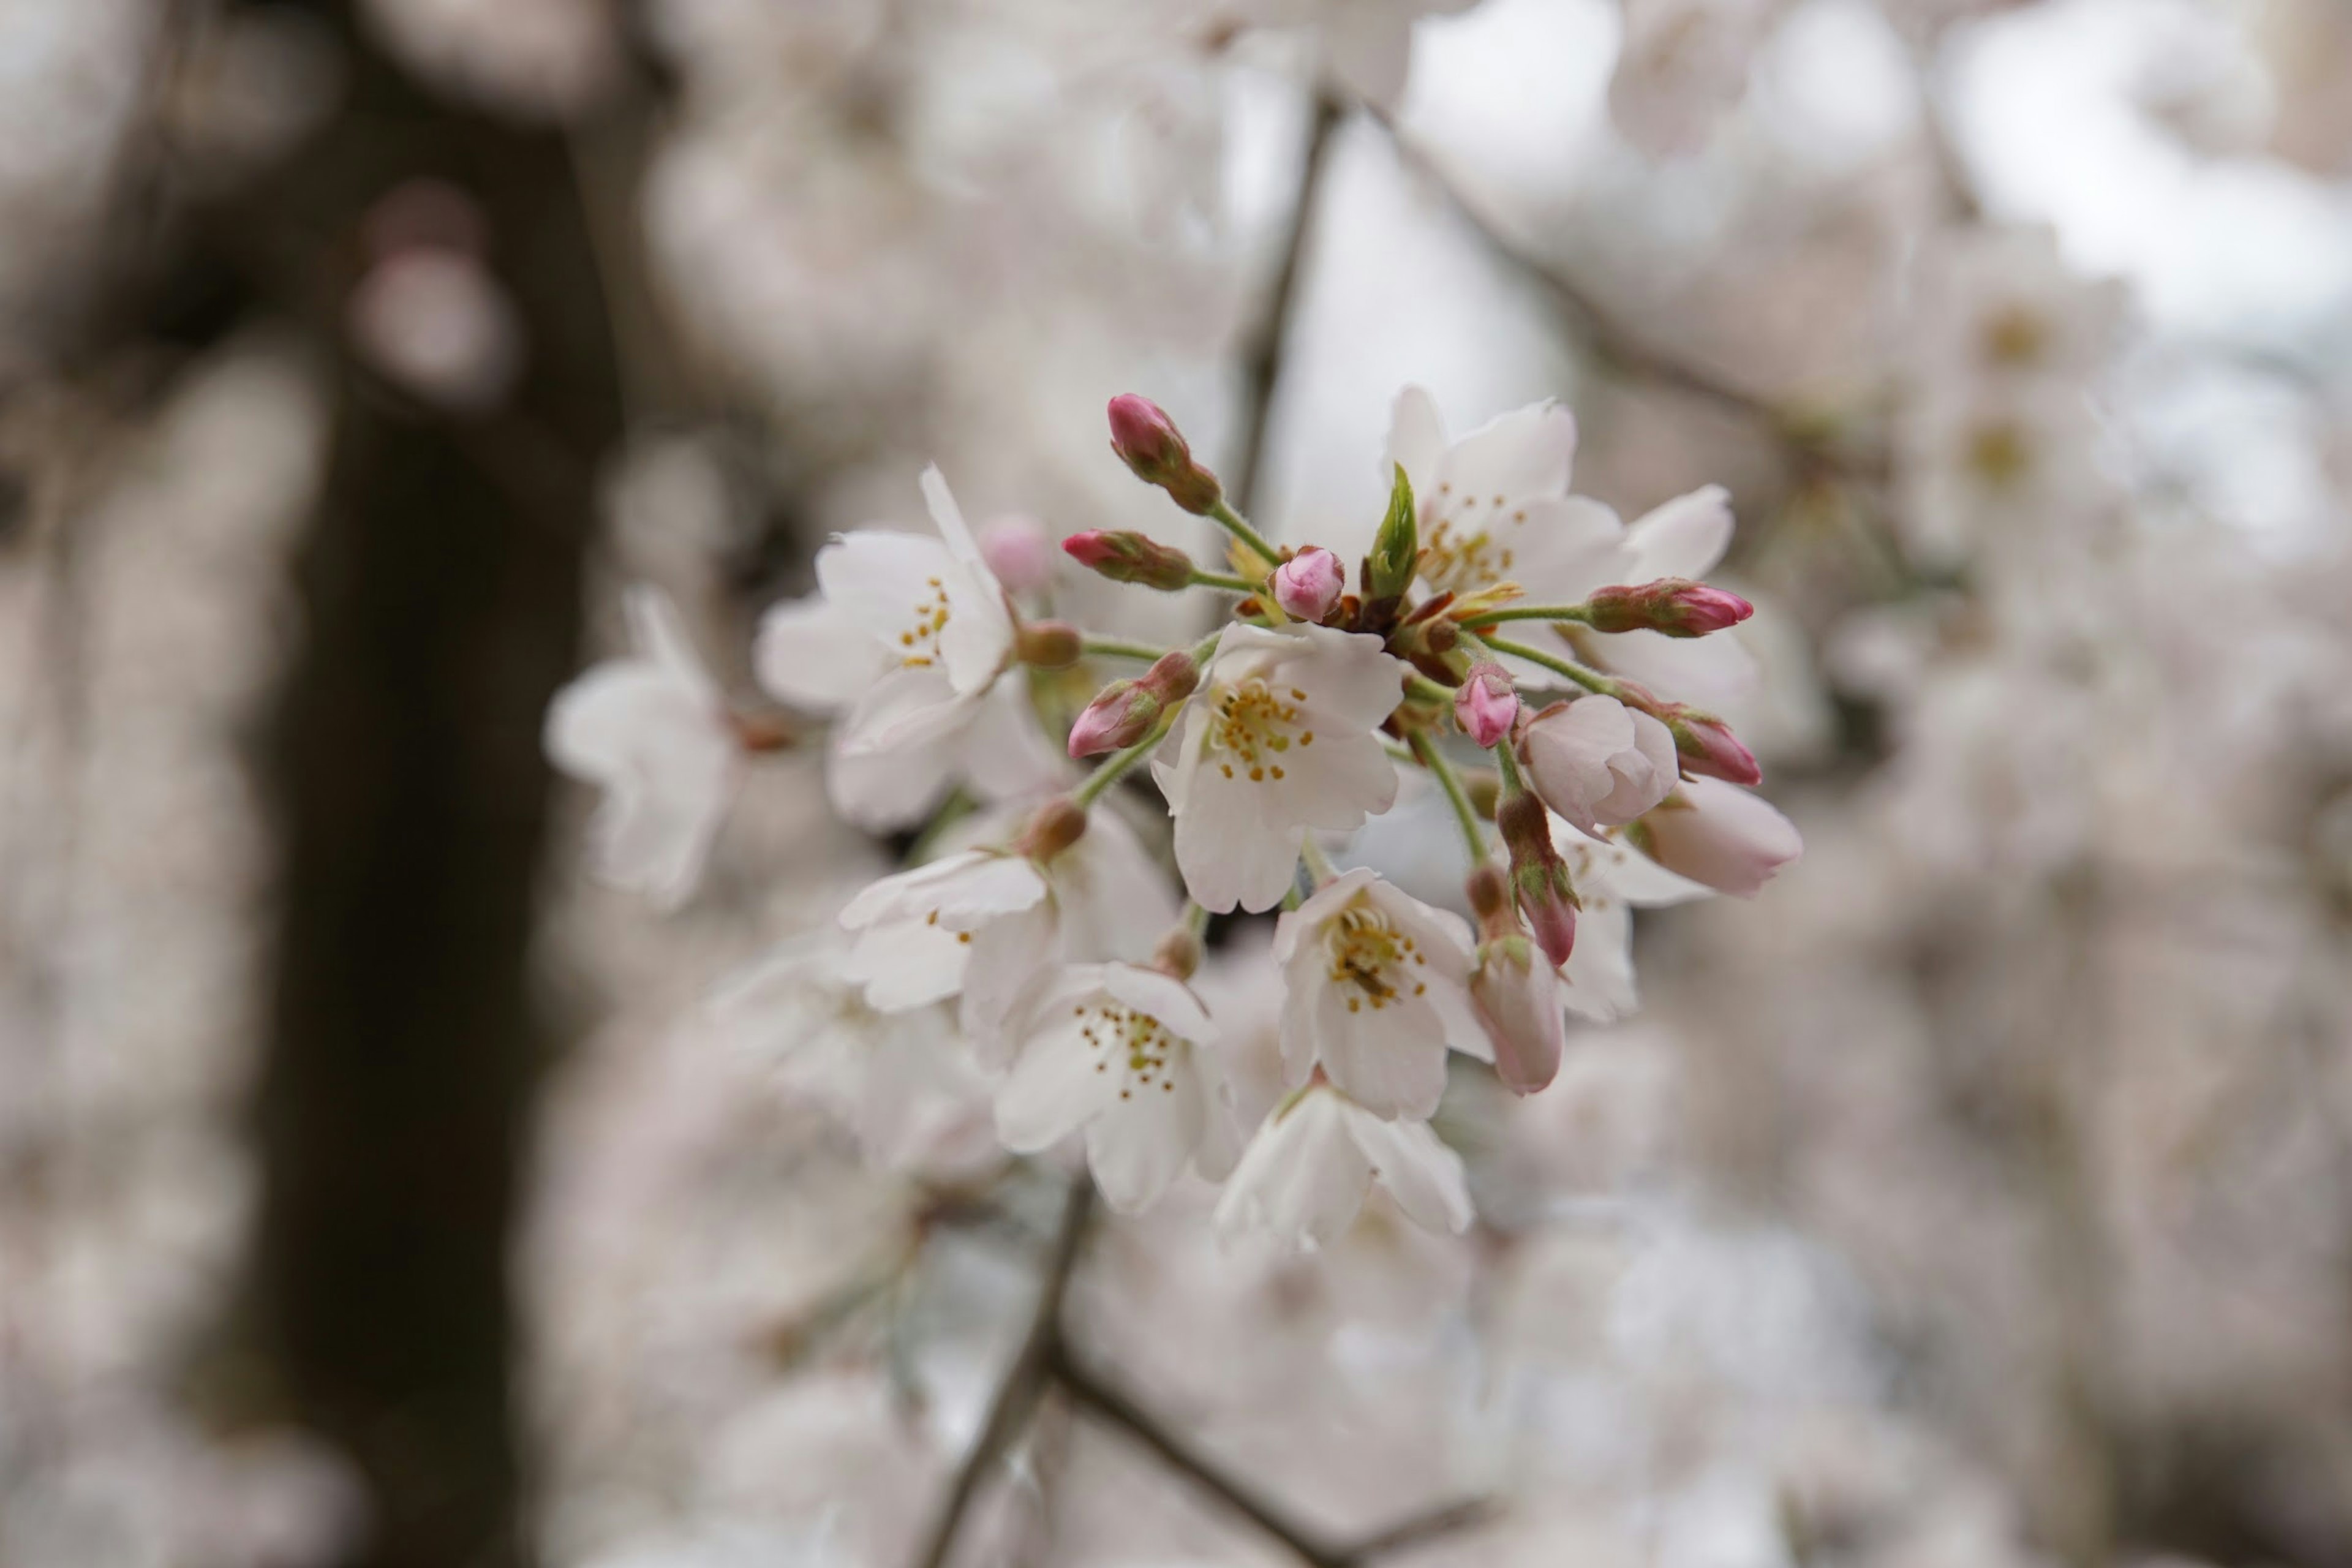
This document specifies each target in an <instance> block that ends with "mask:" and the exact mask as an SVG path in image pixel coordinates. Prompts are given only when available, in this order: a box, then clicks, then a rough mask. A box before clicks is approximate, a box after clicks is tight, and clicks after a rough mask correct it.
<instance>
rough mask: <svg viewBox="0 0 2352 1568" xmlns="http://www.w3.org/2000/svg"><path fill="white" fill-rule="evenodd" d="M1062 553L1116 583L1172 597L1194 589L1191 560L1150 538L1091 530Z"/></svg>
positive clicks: (1065, 544)
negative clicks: (1184, 589) (1192, 587)
mask: <svg viewBox="0 0 2352 1568" xmlns="http://www.w3.org/2000/svg"><path fill="white" fill-rule="evenodd" d="M1062 549H1063V550H1064V551H1065V552H1067V553H1068V555H1069V557H1070V559H1072V560H1073V561H1076V563H1078V564H1079V565H1081V566H1085V567H1087V568H1089V569H1091V570H1093V571H1096V572H1099V573H1101V574H1103V575H1104V576H1106V577H1108V578H1109V579H1110V580H1111V581H1112V582H1114V583H1140V584H1143V585H1144V586H1145V587H1147V588H1157V589H1159V590H1160V591H1161V592H1162V593H1169V594H1172V593H1174V592H1175V591H1176V590H1177V589H1179V588H1184V587H1190V586H1191V585H1192V557H1191V556H1189V555H1187V554H1185V553H1184V552H1182V551H1181V550H1177V549H1173V548H1171V547H1170V546H1168V545H1165V544H1162V543H1160V542H1158V541H1157V540H1154V539H1152V538H1150V536H1149V535H1147V534H1141V533H1132V532H1127V531H1117V532H1114V531H1109V530H1107V529H1099V528H1096V529H1089V530H1087V531H1086V532H1084V533H1074V534H1072V535H1070V537H1069V538H1067V539H1065V540H1064V541H1062Z"/></svg>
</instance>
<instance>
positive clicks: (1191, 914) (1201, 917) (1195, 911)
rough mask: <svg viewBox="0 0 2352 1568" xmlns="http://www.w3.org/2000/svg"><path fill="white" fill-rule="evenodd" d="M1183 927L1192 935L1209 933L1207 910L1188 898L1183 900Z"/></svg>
mask: <svg viewBox="0 0 2352 1568" xmlns="http://www.w3.org/2000/svg"><path fill="white" fill-rule="evenodd" d="M1184 929H1185V930H1186V931H1191V932H1192V934H1193V935H1194V936H1206V935H1207V934H1208V933H1209V911H1208V910H1204V909H1202V907H1201V906H1200V905H1198V904H1196V903H1194V902H1193V901H1192V900H1190V899H1187V900H1184Z"/></svg>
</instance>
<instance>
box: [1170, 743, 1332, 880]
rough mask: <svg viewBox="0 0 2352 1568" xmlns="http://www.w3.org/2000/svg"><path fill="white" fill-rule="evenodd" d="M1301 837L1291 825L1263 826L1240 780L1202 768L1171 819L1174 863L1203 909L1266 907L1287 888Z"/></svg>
mask: <svg viewBox="0 0 2352 1568" xmlns="http://www.w3.org/2000/svg"><path fill="white" fill-rule="evenodd" d="M1301 837H1304V835H1303V834H1302V833H1301V832H1300V831H1299V830H1298V829H1297V828H1280V827H1275V826H1268V825H1267V824H1266V823H1265V820H1264V819H1263V817H1262V816H1260V814H1259V812H1258V811H1257V807H1256V800H1255V792H1254V791H1253V790H1252V789H1251V787H1250V785H1249V784H1247V783H1246V782H1244V781H1241V780H1235V779H1227V778H1223V777H1222V776H1220V775H1219V774H1218V773H1216V772H1215V771H1214V770H1213V769H1202V770H1201V771H1200V772H1199V773H1196V774H1195V775H1194V777H1193V780H1192V787H1191V789H1190V790H1189V791H1188V792H1187V794H1186V796H1185V804H1184V810H1183V812H1182V813H1181V815H1180V816H1178V817H1177V818H1176V868H1177V869H1178V870H1179V871H1181V872H1182V873H1183V876H1184V886H1185V888H1186V889H1187V890H1188V891H1189V892H1191V894H1192V900H1193V902H1195V903H1197V904H1199V905H1200V906H1201V907H1202V909H1204V910H1212V911H1213V912H1216V913H1219V914H1223V913H1226V912H1228V911H1230V910H1233V909H1234V907H1235V906H1236V905H1238V906H1239V907H1240V908H1242V909H1244V910H1250V911H1252V912H1253V913H1255V912H1258V911H1261V910H1270V909H1272V908H1274V906H1275V905H1276V904H1278V903H1280V902H1282V897H1283V895H1284V894H1285V893H1286V892H1288V891H1289V890H1290V882H1291V877H1292V874H1293V872H1294V870H1295V869H1296V868H1297V862H1298V844H1299V840H1300V838H1301Z"/></svg>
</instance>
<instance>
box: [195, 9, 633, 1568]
mask: <svg viewBox="0 0 2352 1568" xmlns="http://www.w3.org/2000/svg"><path fill="white" fill-rule="evenodd" d="M312 8H313V9H315V10H317V11H318V12H319V13H320V15H321V16H323V18H324V19H325V20H326V21H327V22H328V23H329V24H330V25H331V26H333V27H334V28H335V29H336V30H337V32H338V33H339V34H341V36H342V37H344V38H345V39H346V40H347V41H348V44H349V47H350V50H351V54H350V63H351V76H350V85H349V90H348V92H347V94H346V96H345V98H344V100H343V102H342V104H341V108H340V110H339V111H338V113H337V115H336V118H335V119H334V120H333V121H331V123H330V124H328V125H327V126H325V127H324V128H323V129H322V132H321V133H320V135H318V136H317V137H316V138H315V139H314V140H313V141H312V142H310V144H309V145H308V146H307V147H306V149H305V150H304V151H303V152H302V153H300V154H299V156H298V158H297V159H296V161H295V163H294V164H293V166H292V167H290V168H289V169H288V170H285V171H283V172H281V173H280V174H278V175H275V176H273V177H272V178H271V179H270V180H269V181H268V183H267V184H266V185H265V186H264V188H262V189H260V190H259V191H257V192H255V193H253V194H251V195H248V196H247V198H246V199H245V201H244V202H243V203H241V204H240V210H239V211H237V212H235V213H232V214H230V215H228V223H227V225H226V226H225V228H224V229H223V231H222V232H221V234H220V237H219V238H220V242H221V243H222V244H223V245H225V246H227V247H233V248H235V247H259V250H260V252H261V254H262V255H263V256H264V257H265V258H266V262H265V265H264V266H263V267H261V268H259V269H258V270H259V271H260V272H261V273H263V274H264V275H265V276H267V277H268V279H269V281H268V283H267V284H266V285H265V287H266V288H267V289H268V292H269V293H270V294H271V295H273V296H275V298H274V299H272V300H270V303H271V304H272V305H273V306H276V307H279V308H283V309H288V310H291V311H292V312H293V313H295V314H297V315H298V316H301V317H303V318H305V319H307V320H308V321H310V323H311V325H312V326H313V327H314V328H315V330H316V331H315V335H316V337H317V338H318V339H319V341H320V344H321V346H322V347H323V348H325V349H326V350H327V352H329V353H331V354H332V355H333V360H332V363H333V366H334V369H333V374H332V377H331V395H333V396H334V398H335V400H336V407H335V410H334V418H333V426H332V427H333V437H332V439H333V450H332V456H331V461H330V464H329V468H328V473H327V477H326V479H325V482H324V486H323V489H322V493H321V494H320V499H319V502H318V509H317V513H316V515H315V517H314V518H313V519H312V521H311V528H310V540H309V542H308V544H307V546H306V549H305V554H304V558H303V563H302V567H301V583H300V589H301V598H302V605H303V608H304V611H305V616H304V623H303V626H302V628H301V638H302V640H301V642H300V644H299V647H298V649H297V650H296V653H295V658H294V664H293V668H291V669H290V671H289V675H288V679H287V684H286V687H285V689H284V691H283V694H282V697H281V700H280V706H279V710H278V714H277V718H276V722H275V727H274V730H273V731H272V734H271V737H270V744H269V749H268V761H267V766H268V772H269V779H270V783H271V784H272V786H273V789H274V794H275V801H274V804H275V805H276V807H277V809H278V820H279V822H280V824H281V830H282V834H283V839H282V847H281V854H282V860H281V876H282V882H281V888H282V900H281V906H280V910H279V921H280V927H279V931H278V946H277V965H278V967H277V973H276V976H275V981H274V994H273V997H272V1003H271V1012H270V1031H271V1032H270V1037H269V1039H268V1046H267V1053H266V1062H265V1067H264V1074H263V1081H262V1085H261V1089H260V1094H259V1101H258V1104H259V1118H260V1140H261V1147H262V1150H263V1159H264V1162H265V1175H264V1194H263V1199H262V1205H261V1215H260V1222H259V1229H258V1237H257V1244H256V1245H257V1253H256V1267H255V1274H254V1279H253V1297H252V1305H253V1308H254V1310H255V1314H256V1321H257V1327H258V1328H259V1330H260V1331H261V1333H262V1335H263V1337H264V1340H265V1342H266V1346H267V1348H268V1351H269V1352H271V1353H272V1356H273V1359H274V1360H275V1362H276V1363H277V1364H278V1372H279V1373H280V1375H282V1377H283V1378H284V1380H285V1385H286V1390H287V1392H288V1394H289V1395H290V1402H291V1407H292V1408H291V1414H293V1415H296V1416H297V1417H298V1418H299V1419H301V1420H303V1421H305V1422H306V1423H308V1424H309V1425H310V1426H313V1427H315V1428H316V1429H318V1430H319V1431H320V1432H321V1433H323V1434H324V1435H325V1436H327V1437H329V1438H330V1439H331V1440H332V1441H333V1442H335V1443H336V1444H338V1445H340V1446H341V1447H342V1448H343V1449H344V1450H345V1451H346V1452H347V1453H348V1454H349V1455H350V1456H351V1457H352V1459H353V1460H354V1461H355V1462H356V1463H357V1465H358V1467H359V1468H360V1470H361V1472H362V1476H363V1477H364V1479H365V1481H366V1483H367V1485H368V1488H369V1490H370V1492H371V1494H372V1495H371V1498H370V1506H371V1509H372V1513H373V1518H372V1531H371V1534H370V1537H369V1539H368V1541H367V1542H366V1544H365V1547H364V1550H363V1551H362V1553H361V1554H360V1555H359V1557H358V1558H357V1559H356V1561H357V1562H359V1563H365V1564H368V1565H370V1568H477V1565H481V1568H488V1565H493V1564H510V1563H523V1562H525V1561H527V1560H528V1557H529V1555H530V1553H529V1547H528V1542H527V1539H526V1512H525V1509H524V1505H523V1500H522V1487H521V1485H520V1480H521V1478H522V1473H523V1467H522V1466H521V1464H520V1462H519V1454H520V1445H519V1443H518V1441H517V1412H516V1409H515V1399H514V1394H515V1390H516V1385H517V1382H518V1379H517V1368H516V1364H515V1358H514V1338H515V1336H514V1308H513V1302H512V1299H511V1296H510V1293H509V1268H510V1259H509V1253H510V1248H511V1243H512V1232H513V1219H514V1215H515V1210H516V1195H517V1187H518V1180H517V1178H518V1173H519V1172H520V1168H521V1163H522V1160H523V1157H524V1154H525V1152H526V1133H527V1123H528V1118H529V1113H530V1101H531V1091H532V1089H533V1085H534V1083H535V1081H536V1079H537V1078H538V1075H539V1071H540V1068H541V1061H542V1058H543V1056H544V1054H545V1049H544V1041H545V1035H544V1033H543V1031H542V1028H541V1020H540V1017H539V1015H538V1010H537V1008H536V1006H535V1005H534V999H533V994H532V988H531V985H530V975H529V973H528V971H527V954H528V949H529V945H530V935H531V926H532V910H533V904H534V894H535V889H536V885H537V883H538V880H539V877H540V871H541V849H542V843H543V839H544V837H545V835H544V829H545V826H546V815H547V805H548V798H549V778H548V773H547V770H546V767H545V766H544V764H543V763H542V761H541V753H540V742H539V735H540V723H541V714H542V713H543V712H544V710H545V708H546V705H547V701H548V699H549V697H550V695H551V692H552V691H553V690H554V689H555V688H556V686H557V685H558V683H559V682H561V681H562V679H564V678H565V677H566V676H567V675H568V674H569V673H570V672H571V670H572V667H573V663H574V658H575V647H576V641H577V634H578V630H579V627H578V618H579V611H578V605H579V602H580V574H581V561H582V554H583V546H584V542H585V541H586V538H587V536H588V531H589V528H590V524H591V520H592V513H593V488H594V474H595V469H596V466H597V464H598V462H599V460H600V459H601V458H602V457H603V456H604V454H605V453H606V452H608V451H609V450H610V449H611V447H613V445H614V441H615V439H616V438H617V437H618V435H619V432H620V423H621V420H620V398H619V392H618V388H617V385H616V379H615V368H614V363H613V353H612V347H611V338H610V335H609V329H608V323H607V321H606V316H605V309H604V302H603V300H602V297H601V291H600V289H599V285H598V279H597V276H596V271H595V267H594V263H593V257H592V253H591V247H590V242H589V233H588V228H587V226H586V222H585V219H584V216H583V204H582V200H581V194H580V192H579V190H578V188H577V186H576V184H575V182H574V177H573V169H572V163H571V160H570V158H569V157H568V155H567V151H566V147H565V143H564V141H563V138H562V135H561V134H560V133H559V132H556V131H553V130H550V129H540V128H530V127H525V126H520V125H517V124H513V123H509V122H506V121H499V120H497V119H493V118H489V117H487V116H485V115H482V114H480V113H477V112H474V111H472V110H467V109H465V108H462V107H459V106H456V105H453V104H451V103H448V102H446V101H444V100H440V99H438V98H436V97H435V96H433V95H431V94H429V93H427V92H425V91H424V90H422V89H420V88H419V87H418V86H417V85H416V84H415V83H414V82H413V81H411V80H410V79H408V78H406V77H405V76H404V75H403V74H402V73H401V72H400V71H399V70H398V69H396V68H394V67H393V66H392V65H391V64H389V63H388V62H387V61H385V60H384V59H383V58H382V57H381V56H380V55H378V54H376V53H375V52H374V51H373V48H372V47H370V45H369V43H368V41H367V39H366V38H365V37H363V36H362V35H361V34H360V32H359V31H358V30H357V29H356V28H354V27H353V26H352V18H351V16H350V14H349V10H348V8H347V7H346V6H344V5H338V4H331V3H330V4H320V5H315V6H313V7H312ZM420 176H421V177H430V178H434V179H437V180H444V181H447V182H448V183H450V184H455V185H457V186H458V187H460V188H461V189H463V190H465V191H467V193H469V194H470V195H472V197H473V198H474V199H475V200H476V201H477V202H478V204H479V205H480V207H481V209H482V212H483V213H484V215H485V216H487V218H488V227H489V232H490V241H489V251H488V262H489V266H490V268H491V270H492V271H493V272H494V273H495V274H496V275H497V276H498V277H499V279H501V280H502V281H503V283H504V285H505V286H506V288H507V289H509V291H510V293H511V295H512V297H513V300H514V301H515V303H516V305H517V308H518V310H519V311H520V316H521V319H522V322H523V326H524V330H525V335H526V344H527V353H528V355H529V361H528V368H527V370H526V371H525V373H524V374H523V376H522V378H521V380H520V382H519V383H518V384H517V385H516V387H515V388H514V390H513V392H512V393H511V395H509V398H508V399H507V401H506V402H505V404H504V405H502V406H501V407H500V408H499V409H498V410H497V411H495V412H493V413H488V414H484V415H481V416H473V417H467V416H457V415H453V414H450V413H447V412H444V411H437V410H433V409H427V408H425V407H423V406H420V405H417V404H415V403H414V402H412V401H410V400H408V399H406V398H404V397H403V396H401V395H398V394H397V393H395V392H394V391H393V390H391V389H389V388H388V387H386V386H384V385H383V384H381V383H379V382H377V381H375V380H373V378H371V376H370V375H369V374H367V372H366V371H365V369H364V368H363V367H362V366H361V365H358V364H356V363H353V362H352V360H351V359H350V358H349V356H348V355H347V354H346V353H344V352H343V349H342V346H341V343H342V340H341V331H340V329H341V313H342V308H343V301H344V300H345V299H346V298H347V296H348V293H349V289H350V287H351V284H352V281H353V280H354V275H355V271H356V268H357V265H358V261H359V254H358V247H357V245H356V242H355V230H356V226H357V225H358V222H359V220H360V218H361V216H362V214H363V213H364V212H365V211H366V210H367V207H368V205H370V204H371V203H373V202H374V201H375V200H376V199H378V198H379V197H381V196H382V195H383V194H384V193H385V191H386V190H388V189H390V188H392V187H394V185H396V184H399V183H400V182H401V181H403V180H405V179H409V178H413V177H420ZM240 229H244V230H246V231H245V232H240ZM247 270H248V271H252V270H254V269H253V268H247Z"/></svg>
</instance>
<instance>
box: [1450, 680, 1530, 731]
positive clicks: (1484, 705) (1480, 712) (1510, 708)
mask: <svg viewBox="0 0 2352 1568" xmlns="http://www.w3.org/2000/svg"><path fill="white" fill-rule="evenodd" d="M1518 717H1519V694H1518V693H1517V691H1515V690H1513V689H1512V688H1511V677H1510V672H1509V671H1508V670H1506V669H1505V668H1503V667H1502V666H1501V665H1499V664H1494V663H1482V664H1474V665H1472V666H1471V667H1470V673H1469V674H1468V675H1467V676H1466V677H1465V678H1464V679H1463V681H1462V689H1460V690H1459V691H1457V692H1455V693H1454V722H1455V723H1456V724H1459V725H1461V726H1462V732H1463V733H1464V734H1465V735H1467V736H1469V737H1470V738H1471V739H1472V740H1473V741H1475V742H1477V743H1478V744H1480V745H1482V746H1491V745H1493V744H1495V742H1497V741H1500V740H1501V739H1502V738H1503V737H1504V736H1506V735H1507V734H1509V733H1510V732H1511V726H1512V725H1513V724H1514V723H1516V722H1517V721H1518Z"/></svg>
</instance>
